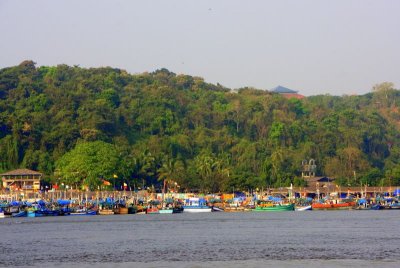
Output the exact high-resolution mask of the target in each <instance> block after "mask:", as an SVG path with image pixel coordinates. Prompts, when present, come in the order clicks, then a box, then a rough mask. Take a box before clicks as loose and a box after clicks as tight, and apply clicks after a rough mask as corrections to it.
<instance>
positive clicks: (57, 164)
mask: <svg viewBox="0 0 400 268" xmlns="http://www.w3.org/2000/svg"><path fill="white" fill-rule="evenodd" d="M399 105H400V92H399V91H398V90H396V89H394V85H393V84H391V83H382V84H379V85H377V86H375V87H374V89H373V92H372V93H370V94H366V95H363V96H342V97H337V96H329V95H320V96H312V97H307V98H305V99H302V100H298V99H285V98H283V97H282V96H280V95H278V94H272V93H269V92H266V91H263V90H257V89H255V88H248V87H247V88H241V89H239V90H237V91H231V90H229V89H227V88H225V87H223V86H222V85H220V84H217V85H213V84H209V83H206V82H205V81H204V79H202V78H199V77H192V76H188V75H176V74H175V73H173V72H170V71H168V70H167V69H160V70H157V71H155V72H153V73H143V74H135V75H131V74H128V73H127V72H126V71H124V70H119V69H114V68H109V67H107V68H91V69H84V68H80V67H78V66H73V67H71V66H67V65H58V66H51V67H48V66H41V67H36V66H35V63H34V62H33V61H24V62H23V63H21V64H20V65H18V66H14V67H9V68H4V69H0V152H1V153H0V170H4V171H5V170H9V169H13V168H17V167H26V168H32V169H38V170H40V171H42V172H43V173H45V174H46V175H47V176H50V177H56V178H61V179H62V181H63V182H65V183H68V184H71V185H74V184H76V185H79V184H87V185H89V186H90V187H92V188H95V187H97V186H98V185H99V184H100V183H101V179H100V178H105V179H107V178H110V176H112V175H113V174H118V179H116V180H115V183H117V184H118V183H122V182H123V181H124V182H128V183H129V184H130V185H136V186H138V185H142V183H143V182H144V183H145V184H148V185H152V184H154V185H156V187H158V188H160V186H162V183H163V181H164V180H165V181H167V182H168V181H173V182H177V184H179V185H180V186H181V187H182V188H181V189H187V190H189V189H196V190H201V191H205V192H207V191H216V192H217V191H228V192H229V191H231V190H232V189H242V190H247V189H255V188H262V187H268V186H277V187H284V186H289V185H290V184H293V185H295V186H304V183H305V182H304V181H303V180H302V179H300V177H299V176H300V175H301V171H300V170H301V161H302V160H303V159H310V158H313V159H315V160H316V162H317V166H318V167H317V175H321V176H322V175H327V176H331V177H336V178H337V181H338V182H342V183H343V185H347V184H351V185H361V184H368V185H382V184H385V185H389V184H392V185H394V184H395V183H398V182H399V181H400V171H399V170H400V168H399V166H400V160H399V159H400V149H399V148H400V140H399V135H398V133H399V130H400V124H399V123H400V109H399V108H398V106H399ZM354 174H356V176H355V175H354Z"/></svg>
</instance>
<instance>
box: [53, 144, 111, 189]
mask: <svg viewBox="0 0 400 268" xmlns="http://www.w3.org/2000/svg"><path fill="white" fill-rule="evenodd" d="M117 164H118V155H117V152H116V149H115V147H114V146H113V145H112V144H109V143H105V142H103V141H94V142H80V143H78V144H77V145H76V146H75V148H74V149H73V150H71V151H70V152H68V153H66V154H65V155H63V157H61V158H60V159H59V160H58V161H57V162H56V175H57V176H59V178H60V180H61V182H64V183H65V184H68V185H82V184H84V185H86V186H89V188H90V189H96V187H97V186H99V185H101V183H102V179H109V178H113V175H114V173H115V170H116V167H117Z"/></svg>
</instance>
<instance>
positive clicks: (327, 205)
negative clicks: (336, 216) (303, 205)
mask: <svg viewBox="0 0 400 268" xmlns="http://www.w3.org/2000/svg"><path fill="white" fill-rule="evenodd" d="M355 206H356V202H354V201H341V200H335V201H333V200H331V201H326V202H324V203H313V204H312V205H311V207H312V210H337V209H353V208H354V207H355Z"/></svg>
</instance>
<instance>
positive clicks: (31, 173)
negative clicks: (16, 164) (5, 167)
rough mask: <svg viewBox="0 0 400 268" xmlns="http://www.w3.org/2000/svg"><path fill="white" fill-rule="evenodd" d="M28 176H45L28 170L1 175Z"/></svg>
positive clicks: (17, 170)
mask: <svg viewBox="0 0 400 268" xmlns="http://www.w3.org/2000/svg"><path fill="white" fill-rule="evenodd" d="M26 175H36V176H42V175H43V174H42V173H40V172H37V171H34V170H30V169H26V168H21V169H16V170H11V171H8V172H6V173H3V174H0V176H26Z"/></svg>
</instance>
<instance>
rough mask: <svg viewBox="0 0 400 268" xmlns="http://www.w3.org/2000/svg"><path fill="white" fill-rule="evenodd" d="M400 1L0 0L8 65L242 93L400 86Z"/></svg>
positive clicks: (0, 52) (0, 53)
mask: <svg viewBox="0 0 400 268" xmlns="http://www.w3.org/2000/svg"><path fill="white" fill-rule="evenodd" d="M399 14H400V1H398V0H379V1H376V0H374V1H371V0H335V1H332V0H274V1H269V0H248V1H242V0H240V1H239V0H197V1H194V0H142V1H134V0H126V1H122V0H112V1H111V0H110V1H104V0H85V1H81V0H65V1H64V0H60V1H54V0H35V1H30V0H29V1H28V0H27V1H19V0H0V34H1V35H0V68H4V67H9V66H15V65H18V64H19V63H20V62H22V61H23V60H28V59H29V60H33V61H35V62H36V63H37V65H38V66H42V65H47V66H49V65H58V64H68V65H79V66H81V67H85V68H86V67H101V66H111V67H115V68H120V69H124V70H126V71H128V72H129V73H132V74H136V73H142V72H152V71H155V70H157V69H160V68H167V69H168V70H170V71H172V72H174V73H177V74H188V75H193V76H200V77H203V78H204V79H205V81H207V82H210V83H220V84H222V85H224V86H226V87H229V88H232V89H236V88H240V87H246V86H248V87H255V88H259V89H267V90H269V89H271V88H273V87H275V86H277V85H282V86H285V87H288V88H291V89H294V90H298V91H299V93H301V94H303V95H306V96H309V95H319V94H330V95H353V94H365V93H368V92H371V90H372V87H373V86H374V85H375V84H378V83H382V82H385V81H388V82H393V83H394V84H395V87H396V88H400V16H399Z"/></svg>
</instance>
